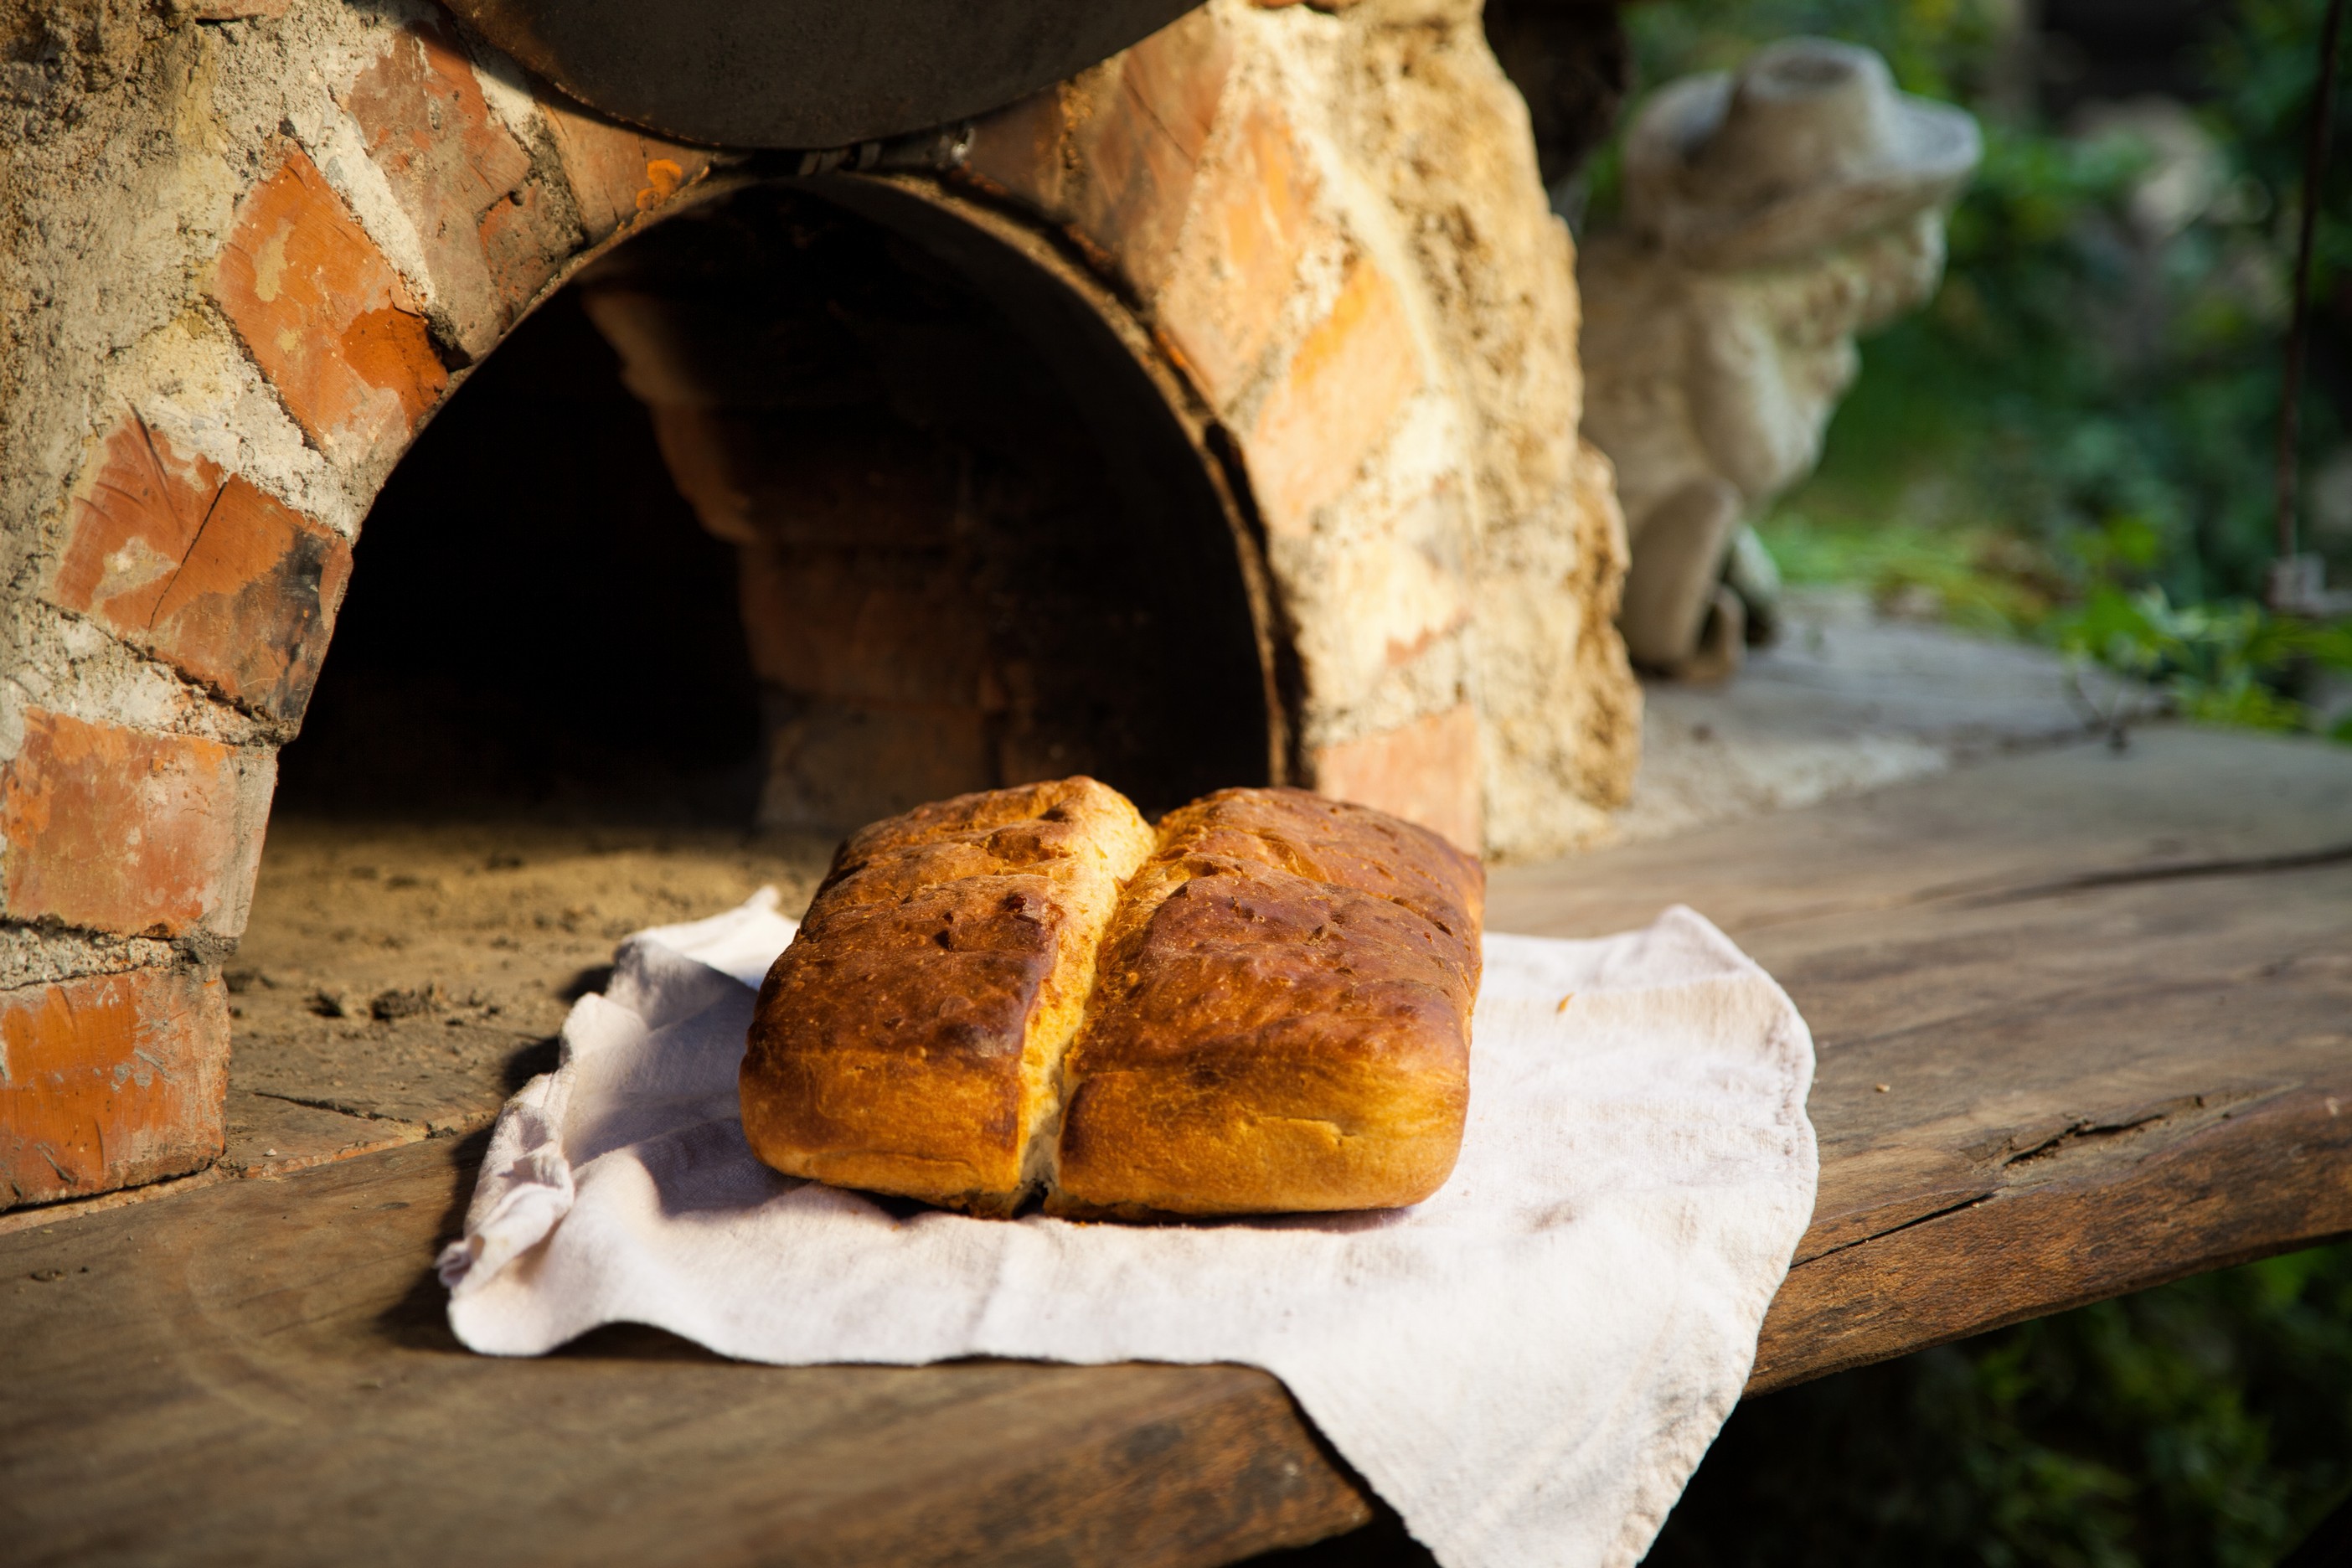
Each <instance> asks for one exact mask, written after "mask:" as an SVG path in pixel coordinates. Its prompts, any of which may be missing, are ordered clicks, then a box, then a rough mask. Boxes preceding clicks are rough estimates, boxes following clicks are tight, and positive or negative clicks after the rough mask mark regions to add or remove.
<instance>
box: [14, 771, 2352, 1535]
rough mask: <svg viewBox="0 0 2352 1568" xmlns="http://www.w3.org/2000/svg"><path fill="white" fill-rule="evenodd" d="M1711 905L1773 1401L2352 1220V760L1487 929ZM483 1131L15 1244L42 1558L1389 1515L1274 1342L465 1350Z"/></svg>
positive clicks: (2141, 794) (1859, 822) (1571, 875)
mask: <svg viewBox="0 0 2352 1568" xmlns="http://www.w3.org/2000/svg"><path fill="white" fill-rule="evenodd" d="M1670 901H1684V902H1688V903H1691V904H1693V905H1694V906H1695V907H1696V908H1698V909H1699V910H1702V911H1703V912H1705V913H1706V914H1708V915H1709V916H1710V917H1712V918H1714V919H1715V920H1716V921H1717V922H1718V923H1720V924H1722V925H1723V926H1724V927H1725V928H1726V929H1727V930H1728V931H1731V932H1732V934H1733V935H1734V936H1736V937H1737V938H1738V940H1739V941H1740V942H1742V944H1743V945H1744V946H1746V947H1747V948H1748V951H1749V952H1753V953H1755V954H1756V955H1757V956H1758V957H1759V959H1760V960H1762V961H1763V962H1764V963H1766V964H1767V965H1768V966H1769V967H1770V968H1771V969H1772V970H1773V972H1774V973H1776V974H1777V975H1779V976H1780V979H1781V981H1782V983H1783V984H1786V985H1787V986H1788V987H1789V989H1790V993H1791V994H1792V995H1793V996H1794V997H1795V998H1796V999H1797V1001H1798V1003H1799V1005H1800V1006H1801V1008H1802V1009H1803V1010H1804V1012H1805V1014H1806V1016H1807V1017H1808V1019H1809V1020H1810V1021H1811V1024H1812V1026H1813V1028H1814V1031H1815V1034H1816V1037H1817V1038H1818V1040H1819V1042H1820V1045H1821V1072H1820V1077H1819V1079H1818V1081H1817V1084H1816V1088H1815V1090H1814V1093H1813V1097H1812V1100H1811V1111H1812V1115H1813V1118H1814V1121H1815V1124H1816V1126H1817V1128H1818V1129H1819V1131H1820V1133H1821V1139H1822V1193H1821V1201H1820V1205H1819V1206H1818V1208H1817V1210H1816V1215H1815V1222H1814V1225H1813V1226H1812V1228H1811V1231H1810V1232H1809V1234H1808V1236H1807V1237H1806V1238H1805V1241H1804V1244H1803V1246H1802V1247H1801V1249H1800V1252H1799V1260H1798V1262H1797V1264H1796V1266H1795V1268H1793V1269H1792V1270H1791V1272H1790V1279H1789V1282H1788V1285H1787V1286H1786V1288H1784V1289H1783V1290H1782V1292H1781V1294H1780V1299H1779V1300H1778V1301H1776V1303H1775V1304H1774V1308H1773V1310H1772V1314H1771V1316H1770V1318H1769V1321H1768V1322H1767V1324H1766V1328H1765V1332H1764V1337H1763V1342H1762V1344H1761V1346H1760V1348H1759V1363H1758V1370H1757V1377H1756V1384H1755V1386H1757V1387H1759V1388H1760V1387H1771V1386H1779V1385H1780V1384H1786V1383H1790V1382H1794V1381H1798V1380H1800V1379H1801V1378H1804V1377H1808V1376H1813V1375H1818V1374H1819V1373H1822V1372H1825V1371H1829V1370H1832V1369H1834V1368H1835V1367H1838V1366H1843V1365H1848V1364H1853V1363H1858V1362H1861V1361H1864V1360H1869V1359H1873V1358H1875V1357H1879V1356H1885V1355H1892V1354H1898V1353H1901V1352H1904V1351H1906V1350H1908V1349H1912V1348H1916V1347H1917V1346H1919V1345H1924V1344H1927V1343H1931V1342H1936V1341H1938V1340H1942V1339H1948V1338H1951V1337H1955V1336H1957V1335H1958V1334H1962V1333H1966V1332H1970V1331H1975V1330H1976V1329H1979V1328H1982V1327H1986V1326H1990V1325H1991V1324H1994V1323H1998V1322H2002V1321H2011V1320H2013V1319H2016V1318H2019V1317H2022V1316H2028V1315H2032V1314H2034V1313H2037V1312H2041V1311H2046V1310H2053V1309H2055V1308H2058V1307H2061V1306H2065V1305H2069V1304H2072V1303H2074V1302H2076V1301H2079V1300H2087V1299H2090V1298H2092V1297H2095V1296H2099V1295H2105V1294H2110V1293H2113V1292H2116V1291H2118V1290H2123V1289H2133V1288H2136V1287H2137V1286H2138V1285H2141V1284H2145V1283H2148V1282H2152V1281H2154V1280H2156V1279H2163V1278H2168V1277H2171V1276H2173V1275H2176V1274H2179V1273H2185V1272H2190V1271H2193V1270H2195V1269H2198V1268H2210V1267H2215V1266H2218V1265H2220V1264H2221V1263H2224V1262H2227V1261H2231V1260H2234V1259H2236V1258H2241V1257H2246V1256H2252V1255H2255V1254H2259V1253H2262V1252H2267V1251H2273V1250H2277V1249H2279V1248H2282V1247H2289V1246H2293V1245H2296V1244H2298V1243H2301V1242H2305V1241H2308V1240H2312V1239H2315V1238H2317V1237H2323V1236H2326V1235H2329V1234H2333V1233H2336V1232H2339V1231H2344V1230H2347V1229H2352V1035H2347V1030H2352V752H2345V751H2343V750H2340V749H2329V748H2323V747H2317V746H2306V745H2295V744H2292V743H2288V742H2266V741H2261V740H2255V739H2249V738H2246V737H2242V736H2216V735H2210V734H2203V733H2199V732H2195V731H2155V732H2148V733H2146V734H2145V735H2144V736H2143V737H2142V738H2141V739H2140V740H2139V741H2137V742H2136V743H2135V746H2134V748H2133V749H2132V751H2131V752H2127V753H2126V754H2125V755H2123V756H2120V757H2116V756H2111V755H2110V754H2108V753H2106V752H2102V751H2094V750H2090V749H2080V750H2076V751H2071V752H2057V753H2048V754H2042V755H2037V756H2032V757H2027V758H2020V759H2016V760H2012V761H2009V762H2003V763H1995V764H1990V765H1988V766H1986V767H1983V768H1979V769H1977V770H1973V771H1970V772H1967V773H1958V774H1955V775H1952V776H1949V777H1947V778H1944V779H1940V780H1937V781H1933V782H1930V783H1927V784H1917V785H1911V786H1905V787H1903V788H1901V789H1897V790H1892V791H1888V792H1885V793H1884V794H1882V795H1876V796H1872V797H1867V798H1865V799H1864V800H1861V801H1848V802H1842V803H1836V804H1832V805H1827V806H1823V807H1820V808H1816V809H1814V810H1811V811H1807V812H1802V813H1797V814H1792V815H1790V816H1783V817H1779V818H1773V819H1767V820H1764V821H1759V822H1751V823H1748V824H1744V825H1740V826H1735V827H1727V828H1722V829H1714V830H1710V831H1708V832H1707V833H1705V834H1701V835H1696V836H1693V837H1685V838H1683V839H1679V840H1675V841H1673V842H1670V843H1665V844H1659V845H1650V846H1644V847H1639V848H1634V849H1626V850H1622V851H1614V852H1611V853H1608V854H1603V855H1597V856H1591V857H1588V858H1583V859H1580V860H1576V861H1569V862H1563V863H1560V864H1559V865H1556V866H1551V867H1543V868H1528V869H1524V870H1514V871H1506V872H1502V873H1498V874H1497V876H1496V879H1495V885H1494V889H1493V901H1492V907H1491V910H1490V923H1491V924H1492V925H1493V926H1494V928H1495V929H1497V930H1519V931H1542V932H1550V933H1555V934H1561V935H1579V934H1591V933H1598V932H1601V931H1610V930H1616V929H1622V927H1624V926H1626V925H1629V924H1633V923H1637V922H1638V921H1643V920H1646V919H1648V918H1650V917H1651V916H1652V915H1653V914H1654V913H1655V911H1656V910H1657V909H1658V908H1659V907H1660V906H1661V905H1663V904H1664V903H1667V902H1670ZM1880 1084H1885V1086H1886V1088H1885V1090H1884V1091H1881V1090H1880V1089H1879V1088H1878V1087H1877V1086H1878V1085H1880ZM476 1142H478V1140H475V1141H464V1142H461V1141H459V1140H455V1139H438V1140H435V1141H432V1142H424V1143H416V1144H411V1145H409V1146H407V1147H404V1148H399V1149H394V1150H391V1151H388V1152H379V1153H373V1154H368V1155H364V1156H362V1157H359V1158H356V1159H352V1160H347V1161H343V1162H341V1163H334V1164H330V1165H326V1166H323V1167H320V1168H317V1169H312V1170H308V1171H303V1172H300V1173H296V1174H291V1175H287V1176H283V1177H278V1178H274V1179H264V1180H247V1181H229V1182H225V1183H220V1184H214V1185H211V1186H209V1187H206V1188H205V1189H203V1190H197V1191H192V1192H190V1193H188V1194H185V1195H182V1196H174V1197H169V1198H163V1199H158V1200H155V1201H152V1202H149V1203H144V1204H137V1205H130V1206H126V1207H122V1208H119V1209H115V1210H112V1211H110V1212H105V1213H99V1214H92V1215H85V1216H81V1217H65V1216H60V1217H59V1218H58V1220H57V1222H56V1223H54V1224H30V1225H23V1226H21V1227H20V1228H17V1229H16V1230H15V1231H14V1232H13V1233H11V1234H8V1235H5V1236H0V1388H5V1389H6V1390H7V1401H8V1411H9V1415H10V1419H9V1420H8V1421H6V1422H5V1423H0V1540H6V1541H7V1542H9V1543H10V1554H9V1559H10V1561H11V1562H25V1563H92V1562H126V1561H152V1560H156V1559H158V1558H165V1557H168V1558H169V1559H170V1560H172V1561H174V1562H183V1561H184V1562H215V1561H218V1562H238V1563H308V1562H316V1561H320V1560H322V1559H328V1558H331V1559H333V1560H337V1561H349V1562H361V1563H415V1562H424V1561H446V1560H458V1561H471V1560H478V1559H487V1558H491V1557H512V1556H520V1557H523V1558H527V1559H532V1560H537V1559H542V1558H544V1559H561V1560H563V1561H567V1562H580V1563H600V1562H607V1561H612V1562H620V1561H629V1562H645V1561H679V1560H691V1561H696V1562H711V1563H769V1562H791V1563H950V1562H952V1563H1038V1562H1048V1563H1054V1562H1062V1563H1093V1562H1117V1563H1122V1564H1127V1563H1133V1564H1157V1563H1223V1562H1230V1561H1234V1560H1235V1559H1238V1558H1240V1557H1243V1556H1245V1555H1248V1554H1250V1553H1252V1552H1257V1551H1261V1550H1264V1549H1265V1548H1268V1547H1272V1546H1276V1545H1280V1544H1284V1543H1287V1542H1303V1541H1307V1540H1311V1539H1315V1538H1317V1537H1319V1536H1323V1535H1328V1534H1331V1533H1335V1532H1337V1531H1342V1530H1346V1529H1348V1528H1350V1527H1352V1526H1353V1525H1355V1524H1357V1523H1360V1522H1361V1521H1363V1520H1364V1519H1365V1518H1367V1517H1368V1512H1367V1507H1366V1504H1365V1502H1364V1500H1363V1499H1362V1498H1361V1496H1360V1493H1359V1492H1358V1491H1357V1489H1355V1487H1354V1485H1353V1484H1352V1483H1351V1481H1350V1479H1349V1477H1348V1476H1347V1474H1346V1473H1345V1470H1344V1467H1341V1466H1339V1464H1337V1463H1336V1462H1335V1461H1334V1460H1333V1459H1332V1458H1330V1457H1329V1456H1328V1455H1327V1454H1326V1453H1325V1452H1323V1451H1322V1450H1321V1448H1320V1447H1318V1443H1317V1441H1316V1439H1315V1437H1314V1436H1313V1435H1312V1433H1311V1432H1309V1431H1308V1429H1307V1426H1306V1425H1305V1423H1304V1422H1303V1421H1301V1419H1300V1418H1299V1416H1298V1415H1297V1411H1296V1409H1295V1407H1294V1406H1293V1405H1291V1403H1290V1402H1289V1400H1288V1398H1287V1397H1286V1395H1285V1394H1284V1393H1283V1392H1282V1390H1281V1388H1280V1387H1279V1385H1278V1384H1276V1383H1275V1382H1274V1380H1272V1379H1271V1378H1269V1377H1267V1376H1265V1374H1263V1373H1255V1372H1249V1371H1245V1370H1242V1369H1235V1368H1214V1367H1212V1368H1197V1367H1194V1368H1185V1367H1155V1366H1131V1367H1114V1368H1066V1367H1052V1366H1030V1365H1012V1364H1003V1363H959V1364H955V1365H950V1366H944V1367H933V1368H923V1369H916V1370H901V1369H885V1368H872V1367H831V1368H814V1369H791V1370H786V1369H776V1368H759V1367H745V1366H738V1365H732V1364H729V1363H720V1362H719V1361H717V1360H716V1359H715V1358H711V1357H708V1356H705V1355H702V1354H700V1353H699V1352H694V1351H693V1350H692V1349H691V1348H690V1347H684V1346H681V1345H679V1344H678V1343H677V1342H674V1341H670V1340H667V1339H666V1338H664V1337H662V1336H658V1335H653V1334H650V1333H643V1332H635V1331H604V1332H603V1333H600V1334H598V1335H595V1336H592V1337H591V1339H590V1340H589V1341H587V1342H583V1344H582V1345H580V1346H577V1347H574V1348H573V1349H572V1350H571V1351H569V1352H565V1353H562V1354H560V1355H557V1356H553V1357H550V1358H546V1359H544V1360H541V1361H518V1362H500V1361H492V1360H488V1359H485V1358H479V1357H474V1356H470V1355H467V1354H466V1353H465V1352H462V1351H461V1350H460V1349H458V1348H457V1346H456V1345H455V1344H454V1342H452V1341H451V1340H450V1339H449V1336H448V1334H447V1331H446V1327H445V1326H444V1325H443V1323H442V1321H441V1318H440V1301H441V1298H440V1294H439V1291H438V1289H437V1287H436V1286H435V1285H434V1284H433V1283H432V1282H431V1279H430V1276H429V1274H428V1273H427V1272H426V1270H427V1267H428V1264H429V1260H430V1258H431V1256H432V1253H433V1250H434V1247H435V1244H436V1242H437V1241H438V1240H439V1239H441V1238H443V1237H446V1236H447V1235H449V1234H451V1233H452V1232H453V1231H454V1229H455V1227H456V1216H457V1212H458V1209H459V1206H460V1205H461V1204H462V1201H463V1196H464V1192H465V1190H466V1187H467V1184H468V1183H469V1181H470V1174H469V1172H468V1170H467V1165H466V1153H467V1149H468V1148H470V1147H472V1146H474V1144H475V1143H476ZM14 1217H16V1218H17V1219H19V1220H22V1219H25V1218H27V1217H29V1216H14Z"/></svg>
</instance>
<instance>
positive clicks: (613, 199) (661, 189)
mask: <svg viewBox="0 0 2352 1568" xmlns="http://www.w3.org/2000/svg"><path fill="white" fill-rule="evenodd" d="M540 112H541V114H543V115H545V116H546V118H547V128H548V130H549V131H550V132H551V133H552V134H553V136H554V138H555V153H556V156H557V157H558V158H559V159H560V160H562V164H563V177H564V178H565V180H567V181H568V182H570V184H571V186H572V202H573V204H574V205H576V206H577V207H578V208H579V209H580V223H581V226H582V227H583V228H584V229H586V230H587V234H588V242H589V243H590V244H592V245H593V244H595V243H597V242H598V241H600V240H604V239H608V238H610V237H612V236H614V234H616V233H618V232H619V231H621V230H622V229H624V228H626V227H628V226H630V225H632V224H634V223H635V222H637V220H638V219H639V218H641V217H643V216H645V215H646V214H647V213H650V212H653V211H654V210H656V208H658V207H661V206H663V205H666V204H667V202H668V201H669V200H670V198H671V197H673V196H675V195H677V193H678V192H679V191H681V190H684V189H685V188H686V187H687V186H688V185H691V184H694V183H695V182H696V181H698V180H699V179H701V178H702V177H703V176H704V175H705V174H709V172H710V158H711V154H710V153H709V149H707V148H701V147H688V146H686V145H685V144H683V143H681V142H665V141H663V140H661V139H660V138H659V137H656V136H648V135H646V133H645V132H642V131H637V130H634V129H632V128H630V127H628V126H625V125H614V124H613V123H611V122H610V121H603V120H598V119H595V118H593V117H592V116H591V115H590V114H588V113H587V112H586V111H584V110H573V109H572V108H570V107H568V106H567V105H564V104H560V103H555V102H552V101H550V100H547V99H541V100H540Z"/></svg>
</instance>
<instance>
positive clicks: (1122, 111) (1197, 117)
mask: <svg viewBox="0 0 2352 1568" xmlns="http://www.w3.org/2000/svg"><path fill="white" fill-rule="evenodd" d="M1232 68H1233V40H1232V39H1231V38H1230V37H1227V36H1226V33H1225V30H1224V26H1223V24H1222V23H1221V22H1219V21H1218V20H1217V18H1216V17H1215V16H1214V15H1213V14H1212V13H1210V12H1209V11H1207V10H1200V11H1193V12H1190V13H1187V14H1186V15H1185V16H1181V17H1179V18H1177V19H1176V20H1175V21H1173V22H1171V23H1170V24H1169V25H1168V26H1165V27H1162V28H1161V29H1160V31H1159V32H1157V33H1154V34H1152V35H1151V37H1148V38H1146V39H1144V40H1143V41H1142V42H1141V43H1139V44H1137V45H1136V46H1135V47H1132V48H1130V49H1129V50H1128V51H1127V52H1126V53H1125V54H1124V55H1121V56H1120V57H1119V58H1118V88H1117V89H1116V91H1115V92H1113V93H1112V94H1111V95H1110V96H1109V98H1108V100H1107V101H1105V102H1103V103H1102V104H1101V106H1100V108H1099V110H1098V111H1097V113H1096V114H1095V115H1094V116H1093V117H1092V118H1091V119H1090V120H1089V121H1087V123H1086V124H1085V125H1083V126H1082V127H1081V128H1080V129H1079V130H1078V132H1077V144H1078V151H1079V155H1080V157H1081V159H1082V160H1083V163H1084V166H1085V180H1084V184H1083V185H1082V186H1081V188H1080V191H1079V194H1078V195H1077V197H1076V202H1075V203H1074V209H1075V210H1074V215H1073V216H1074V217H1075V219H1076V226H1077V228H1078V229H1079V231H1080V233H1081V234H1082V235H1083V236H1084V237H1086V238H1087V239H1089V240H1091V241H1092V242H1093V243H1094V244H1095V245H1096V246H1097V247H1100V248H1101V249H1102V250H1103V251H1104V252H1106V253H1108V255H1109V256H1110V257H1111V258H1113V259H1114V262H1115V264H1116V265H1117V266H1118V269H1119V270H1120V272H1121V273H1123V274H1124V275H1125V277H1126V279H1127V280H1128V282H1129V285H1130V286H1131V287H1133V288H1134V289H1135V290H1136V292H1137V293H1139V294H1141V295H1145V296H1149V295H1150V293H1151V292H1152V291H1153V290H1154V289H1157V288H1158V287H1159V286H1160V279H1163V278H1164V277H1166V276H1167V273H1168V268H1169V267H1170V266H1171V263H1172V262H1173V260H1174V257H1175V251H1176V241H1177V238H1178V237H1179V236H1180V235H1181V233H1182V231H1183V227H1184V213H1185V210H1186V208H1187V207H1188V206H1189V205H1191V203H1192V185H1193V182H1194V180H1195V179H1196V178H1197V176H1198V175H1199V174H1200V166H1201V154H1202V151H1203V150H1204V149H1205V148H1206V147H1207V145H1208V142H1209V132H1210V130H1211V128H1212V127H1213V125H1214V123H1215V121H1216V116H1217V103H1218V100H1219V99H1220V98H1221V97H1223V93H1224V87H1225V77H1226V75H1227V73H1228V72H1229V71H1230V70H1231V69H1232Z"/></svg>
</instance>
